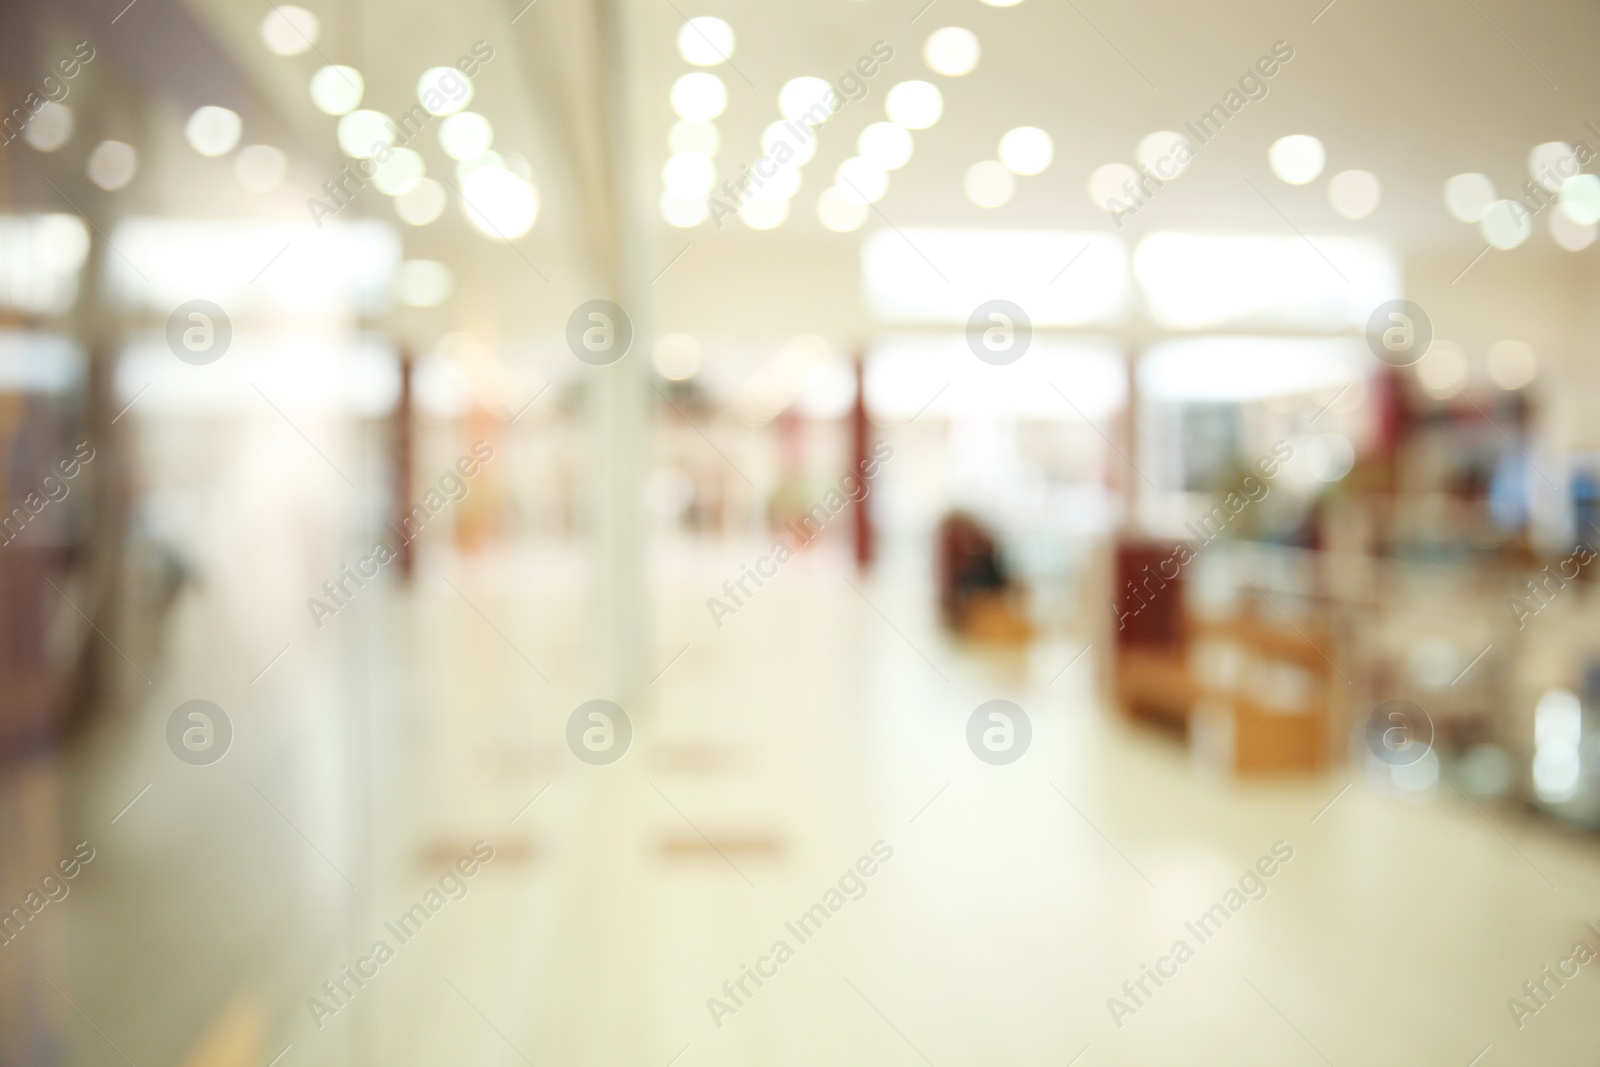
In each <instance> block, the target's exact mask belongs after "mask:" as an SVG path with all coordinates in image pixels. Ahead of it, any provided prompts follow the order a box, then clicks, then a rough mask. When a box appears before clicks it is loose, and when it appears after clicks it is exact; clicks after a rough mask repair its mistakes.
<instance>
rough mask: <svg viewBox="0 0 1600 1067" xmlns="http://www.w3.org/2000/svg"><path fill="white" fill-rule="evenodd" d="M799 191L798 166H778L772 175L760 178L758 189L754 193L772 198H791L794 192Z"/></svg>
mask: <svg viewBox="0 0 1600 1067" xmlns="http://www.w3.org/2000/svg"><path fill="white" fill-rule="evenodd" d="M799 191H800V168H799V167H779V168H778V171H777V173H776V174H774V175H773V176H772V177H770V178H764V179H762V182H761V186H760V190H759V192H758V193H757V194H756V195H757V196H765V197H767V198H769V199H772V200H792V199H793V198H794V194H795V193H798V192H799Z"/></svg>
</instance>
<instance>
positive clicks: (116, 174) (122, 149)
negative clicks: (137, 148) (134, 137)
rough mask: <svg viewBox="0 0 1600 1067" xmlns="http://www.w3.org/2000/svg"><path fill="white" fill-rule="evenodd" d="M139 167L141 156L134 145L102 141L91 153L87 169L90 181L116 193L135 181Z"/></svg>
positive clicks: (109, 191)
mask: <svg viewBox="0 0 1600 1067" xmlns="http://www.w3.org/2000/svg"><path fill="white" fill-rule="evenodd" d="M138 167H139V157H138V154H137V153H135V152H134V150H133V146H132V145H130V144H124V143H123V142H121V141H101V142H100V143H99V144H97V145H95V146H94V151H93V152H90V153H89V162H88V165H87V167H86V171H87V173H88V175H89V180H90V181H92V182H94V183H95V184H96V185H98V186H99V187H100V188H102V189H104V190H105V191H106V192H108V193H114V192H116V191H117V190H118V189H121V188H122V187H123V186H125V185H127V184H128V183H129V182H131V181H133V175H134V172H135V171H136V170H137V169H138Z"/></svg>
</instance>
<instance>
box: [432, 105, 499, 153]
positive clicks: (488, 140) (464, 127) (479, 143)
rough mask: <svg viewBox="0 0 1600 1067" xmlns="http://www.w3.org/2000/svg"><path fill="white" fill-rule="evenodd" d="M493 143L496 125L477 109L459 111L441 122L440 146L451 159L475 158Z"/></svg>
mask: <svg viewBox="0 0 1600 1067" xmlns="http://www.w3.org/2000/svg"><path fill="white" fill-rule="evenodd" d="M492 144H494V126H492V125H491V124H490V123H489V120H488V119H486V118H484V117H483V116H482V115H480V114H478V113H477V112H476V111H458V112H456V113H455V114H454V115H451V116H450V117H449V118H447V119H445V120H444V121H443V122H441V123H440V124H439V147H440V148H443V149H444V154H445V155H447V156H449V157H450V158H451V159H454V160H462V159H473V158H475V157H477V156H481V155H483V154H484V153H485V152H487V151H488V150H489V146H490V145H492Z"/></svg>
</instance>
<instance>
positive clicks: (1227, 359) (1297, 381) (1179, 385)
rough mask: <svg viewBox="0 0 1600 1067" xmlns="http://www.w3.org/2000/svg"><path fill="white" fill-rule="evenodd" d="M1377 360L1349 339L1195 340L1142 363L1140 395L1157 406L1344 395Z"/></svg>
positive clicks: (1165, 347) (1154, 351) (1162, 349)
mask: <svg viewBox="0 0 1600 1067" xmlns="http://www.w3.org/2000/svg"><path fill="white" fill-rule="evenodd" d="M1371 363H1372V355H1371V353H1369V352H1368V351H1367V349H1366V346H1365V345H1364V344H1362V343H1361V341H1359V340H1352V339H1350V338H1344V337H1326V338H1324V337H1195V338H1185V339H1182V340H1176V341H1164V342H1162V343H1160V344H1157V345H1154V346H1152V347H1151V348H1150V349H1149V350H1148V351H1146V353H1145V354H1144V356H1143V357H1142V358H1141V359H1140V360H1139V370H1138V374H1139V391H1140V393H1141V394H1142V395H1144V396H1147V397H1149V398H1151V399H1155V400H1168V401H1191V402H1193V401H1208V402H1216V403H1221V402H1239V401H1247V400H1265V399H1268V398H1270V397H1275V396H1293V395H1296V394H1299V393H1309V392H1313V391H1315V390H1318V389H1327V388H1330V387H1331V388H1333V389H1340V388H1343V387H1344V386H1346V385H1348V384H1350V383H1351V382H1355V381H1359V380H1361V379H1362V378H1363V377H1364V376H1365V372H1364V370H1363V368H1364V367H1366V366H1368V365H1370V364H1371Z"/></svg>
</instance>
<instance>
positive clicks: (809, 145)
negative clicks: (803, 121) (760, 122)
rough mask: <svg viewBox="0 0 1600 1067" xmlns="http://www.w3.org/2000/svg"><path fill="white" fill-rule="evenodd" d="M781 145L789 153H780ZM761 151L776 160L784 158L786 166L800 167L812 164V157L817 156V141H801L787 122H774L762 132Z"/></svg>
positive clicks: (810, 138)
mask: <svg viewBox="0 0 1600 1067" xmlns="http://www.w3.org/2000/svg"><path fill="white" fill-rule="evenodd" d="M780 145H781V146H783V147H784V148H787V149H788V151H787V152H783V151H780V150H779V146H780ZM761 150H762V151H763V152H765V153H766V154H767V155H769V156H772V157H773V158H774V159H777V158H778V157H780V156H784V157H785V158H784V161H783V163H784V165H785V166H794V167H798V166H802V165H804V164H806V163H809V162H811V157H813V156H815V155H816V154H817V139H816V138H815V137H808V138H806V139H805V140H804V141H799V140H798V139H797V138H796V137H795V133H794V130H793V129H792V128H791V127H790V125H789V124H788V123H787V122H774V123H771V124H769V125H768V126H767V128H766V129H764V130H762V131H761Z"/></svg>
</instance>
